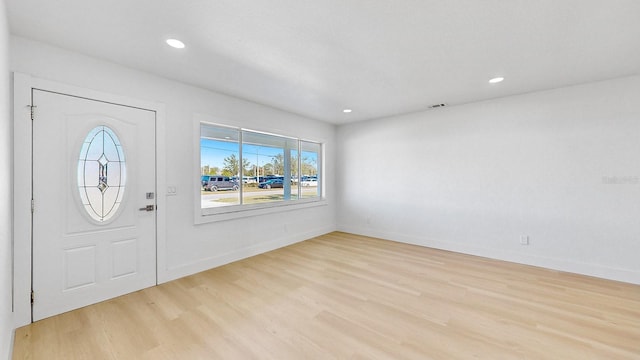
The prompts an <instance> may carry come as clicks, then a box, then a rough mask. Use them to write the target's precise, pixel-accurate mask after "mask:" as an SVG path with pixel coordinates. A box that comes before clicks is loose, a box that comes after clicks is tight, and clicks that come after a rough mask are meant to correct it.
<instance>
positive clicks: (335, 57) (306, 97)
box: [6, 0, 640, 124]
mask: <svg viewBox="0 0 640 360" xmlns="http://www.w3.org/2000/svg"><path fill="white" fill-rule="evenodd" d="M6 3H7V9H8V14H9V23H10V27H11V32H12V33H13V34H15V35H18V36H22V37H26V38H30V39H34V40H39V41H42V42H46V43H51V44H54V45H57V46H60V47H62V48H66V49H70V50H74V51H77V52H80V53H84V54H88V55H92V56H95V57H99V58H104V59H107V60H110V61H113V62H116V63H120V64H123V65H126V66H129V67H133V68H137V69H141V70H144V71H148V72H151V73H155V74H158V75H161V76H164V77H167V78H170V79H174V80H179V81H182V82H185V83H189V84H193V85H196V86H200V87H203V88H207V89H211V90H214V91H218V92H222V93H226V94H230V95H234V96H238V97H241V98H244V99H248V100H252V101H255V102H258V103H262V104H266V105H270V106H273V107H276V108H280V109H284V110H288V111H291V112H294V113H298V114H301V115H304V116H307V117H310V118H313V119H318V120H324V121H328V122H332V123H336V124H340V123H346V122H350V121H357V120H363V119H370V118H379V117H385V116H390V115H396V114H401V113H408V112H414V111H420V110H424V109H426V108H428V106H429V105H432V104H434V103H441V102H445V103H448V104H449V105H455V104H462V103H467V102H472V101H478V100H484V99H489V98H495V97H501V96H507V95H511V94H519V93H526V92H531V91H536V90H542V89H549V88H556V87H561V86H566V85H572V84H578V83H584V82H590V81H597V80H604V79H609V78H614V77H619V76H626V75H632V74H638V73H640V1H638V0H537V1H532V0H455V1H452V0H446V1H443V0H437V1H433V0H414V1H411V0H366V1H365V0H322V1H308V0H269V1H264V0H108V1H105V0H100V1H98V0H6ZM169 37H175V38H178V39H181V40H182V41H184V42H185V43H186V45H187V48H186V49H184V50H175V49H172V48H169V47H168V46H167V45H166V44H165V43H164V40H165V39H167V38H169ZM494 76H504V77H505V78H506V80H505V81H504V82H502V83H500V84H489V83H488V82H487V81H488V80H489V79H490V78H492V77H494ZM344 108H351V109H353V112H352V113H351V114H343V113H342V110H343V109H344Z"/></svg>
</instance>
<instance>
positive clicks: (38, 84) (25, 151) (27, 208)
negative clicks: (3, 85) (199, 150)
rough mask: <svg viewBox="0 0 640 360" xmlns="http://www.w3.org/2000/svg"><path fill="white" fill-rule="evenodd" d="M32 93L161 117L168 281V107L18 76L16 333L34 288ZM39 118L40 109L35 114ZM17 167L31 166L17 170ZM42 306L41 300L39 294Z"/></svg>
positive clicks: (27, 318)
mask: <svg viewBox="0 0 640 360" xmlns="http://www.w3.org/2000/svg"><path fill="white" fill-rule="evenodd" d="M33 88H37V89H41V90H46V91H52V92H58V93H62V94H67V95H72V96H78V97H82V98H88V99H93V100H99V101H103V102H108V103H114V104H119V105H125V106H131V107H137V108H142V109H147V110H151V111H154V112H155V113H156V133H155V142H156V192H157V196H156V204H157V211H156V254H155V256H156V284H159V283H161V282H163V281H162V279H166V278H167V276H166V273H167V270H166V269H167V260H166V252H164V251H161V249H166V188H167V186H166V163H165V159H166V156H165V155H166V154H165V151H166V146H165V142H164V139H165V138H166V137H165V105H164V104H162V103H158V102H153V101H148V100H139V99H134V98H131V97H127V96H121V95H115V94H110V93H106V92H101V91H96V90H91V89H85V88H82V87H77V86H73V85H68V84H63V83H60V82H56V81H50V80H45V79H40V78H37V77H33V76H31V75H28V74H23V73H17V72H14V73H13V294H12V301H13V312H14V322H15V327H16V328H17V327H20V326H24V325H27V324H30V323H31V321H32V318H31V287H32V279H33V274H32V269H33V264H32V235H33V234H32V213H31V196H32V189H33V188H32V178H33V174H32V166H31V165H32V164H33V152H32V149H33V143H32V134H33V123H32V121H31V107H30V105H31V100H32V99H31V91H32V89H33ZM34 110H35V112H36V116H37V108H36V109H34ZM18 164H29V165H28V166H18ZM36 301H37V294H36Z"/></svg>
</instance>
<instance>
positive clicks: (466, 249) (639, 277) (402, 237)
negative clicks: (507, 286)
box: [337, 224, 640, 285]
mask: <svg viewBox="0 0 640 360" xmlns="http://www.w3.org/2000/svg"><path fill="white" fill-rule="evenodd" d="M337 228H338V231H343V232H348V233H352V234H358V235H364V236H370V237H375V238H380V239H385V240H390V241H397V242H401V243H406V244H412V245H419V246H425V247H430V248H434V249H440V250H447V251H454V252H458V253H463V254H468V255H475V256H482V257H486V258H491V259H496V260H503V261H509V262H514V263H518V264H525V265H531V266H538V267H542V268H546V269H551V270H558V271H564V272H570V273H575V274H581V275H587V276H594V277H598V278H603V279H608V280H615V281H622V282H626V283H631V284H637V285H640V272H639V271H634V270H629V269H621V268H612V267H606V266H602V265H599V264H590V263H584V262H578V261H573V260H569V259H559V258H551V257H542V256H537V255H528V254H522V253H516V252H513V251H506V250H500V249H488V248H482V247H475V246H470V245H468V244H461V243H454V242H448V241H442V240H433V239H425V238H422V237H419V236H415V235H409V234H401V233H394V232H386V231H379V230H375V229H368V228H361V227H354V226H349V225H345V224H338V226H337Z"/></svg>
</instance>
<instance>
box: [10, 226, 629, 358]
mask: <svg viewBox="0 0 640 360" xmlns="http://www.w3.org/2000/svg"><path fill="white" fill-rule="evenodd" d="M13 358H14V359H47V360H55V359H65V360H73V359H92V360H95V359H154V360H158V359H160V360H161V359H189V360H192V359H279V360H283V359H345V358H350V359H471V358H479V359H640V286H637V285H631V284H625V283H619V282H614V281H608V280H602V279H596V278H591V277H586V276H580V275H575V274H568V273H562V272H557V271H551V270H545V269H540V268H535V267H530V266H524V265H518V264H513V263H507V262H501V261H496V260H490V259H485V258H480V257H474V256H469V255H462V254H457V253H452V252H446V251H440V250H434V249H428V248H423V247H418V246H412V245H406V244H400V243H394V242H390V241H384V240H379V239H372V238H367V237H362V236H356V235H350V234H345V233H340V232H336V233H332V234H328V235H324V236H321V237H318V238H315V239H312V240H308V241H305V242H302V243H298V244H295V245H292V246H289V247H286V248H283V249H279V250H275V251H272V252H269V253H266V254H262V255H259V256H255V257H252V258H249V259H246V260H242V261H238V262H236V263H233V264H229V265H226V266H222V267H219V268H216V269H213V270H209V271H206V272H203V273H199V274H196V275H193V276H189V277H186V278H183V279H180V280H176V281H173V282H170V283H167V284H163V285H160V286H156V287H153V288H149V289H145V290H142V291H138V292H136V293H133V294H129V295H125V296H122V297H119V298H116V299H113V300H109V301H106V302H103V303H100V304H96V305H92V306H89V307H86V308H83V309H79V310H76V311H72V312H69V313H66V314H62V315H59V316H55V317H52V318H49V319H45V320H42V321H39V322H37V323H34V324H31V325H29V326H25V327H22V328H20V329H18V330H16V340H15V348H14V356H13Z"/></svg>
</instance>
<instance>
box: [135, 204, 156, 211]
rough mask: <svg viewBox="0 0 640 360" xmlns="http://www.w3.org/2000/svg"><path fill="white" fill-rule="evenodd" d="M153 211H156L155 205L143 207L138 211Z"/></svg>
mask: <svg viewBox="0 0 640 360" xmlns="http://www.w3.org/2000/svg"><path fill="white" fill-rule="evenodd" d="M155 209H156V206H155V205H147V206H145V207H143V208H140V209H138V210H140V211H153V210H155Z"/></svg>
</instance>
